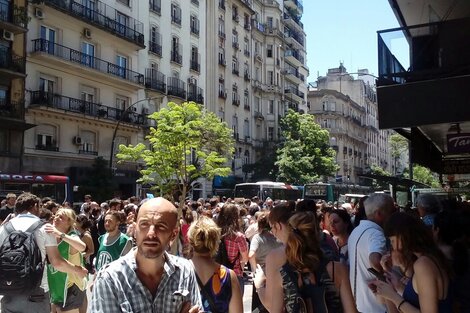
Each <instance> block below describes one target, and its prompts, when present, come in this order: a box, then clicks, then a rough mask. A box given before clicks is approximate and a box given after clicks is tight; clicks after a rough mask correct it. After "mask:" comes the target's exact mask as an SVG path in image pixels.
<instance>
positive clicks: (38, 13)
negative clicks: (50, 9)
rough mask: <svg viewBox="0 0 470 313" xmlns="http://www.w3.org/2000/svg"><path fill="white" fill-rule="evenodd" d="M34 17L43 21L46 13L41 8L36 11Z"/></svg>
mask: <svg viewBox="0 0 470 313" xmlns="http://www.w3.org/2000/svg"><path fill="white" fill-rule="evenodd" d="M34 16H36V17H37V18H38V19H40V20H42V19H43V18H44V12H43V11H42V10H41V9H40V8H35V9H34Z"/></svg>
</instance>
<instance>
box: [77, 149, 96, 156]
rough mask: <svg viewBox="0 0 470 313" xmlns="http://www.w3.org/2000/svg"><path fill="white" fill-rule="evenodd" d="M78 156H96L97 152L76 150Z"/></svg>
mask: <svg viewBox="0 0 470 313" xmlns="http://www.w3.org/2000/svg"><path fill="white" fill-rule="evenodd" d="M78 153H79V154H88V155H98V151H90V150H81V149H80V150H78Z"/></svg>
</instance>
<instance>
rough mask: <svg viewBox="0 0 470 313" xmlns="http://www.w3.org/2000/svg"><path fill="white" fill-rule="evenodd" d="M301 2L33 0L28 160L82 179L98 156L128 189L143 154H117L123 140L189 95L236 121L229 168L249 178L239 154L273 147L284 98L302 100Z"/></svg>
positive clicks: (136, 138) (40, 169)
mask: <svg viewBox="0 0 470 313" xmlns="http://www.w3.org/2000/svg"><path fill="white" fill-rule="evenodd" d="M302 11H303V7H302V3H301V2H300V1H299V0H288V1H281V0H276V1H275V0H217V1H198V0H172V1H161V0H148V1H147V0H140V1H138V0H65V1H63V0H44V1H37V2H36V1H33V3H31V4H30V5H29V8H28V14H29V16H30V17H31V21H30V23H29V25H28V32H27V44H26V52H27V65H26V70H27V73H28V75H27V78H26V90H27V91H26V104H25V107H26V113H25V121H26V122H27V123H29V124H32V125H36V127H33V128H31V129H29V130H27V131H26V132H25V140H24V158H23V159H24V167H23V170H24V171H25V172H29V173H50V174H63V175H69V176H70V177H71V179H72V182H73V183H74V184H77V185H79V184H80V181H82V180H83V179H84V178H86V176H87V173H89V172H90V170H91V165H92V164H93V162H94V159H95V158H96V157H97V156H100V157H103V159H105V160H109V161H110V162H109V163H110V166H111V167H112V168H113V169H114V172H115V178H116V181H117V182H118V183H119V184H120V186H119V187H120V189H122V190H123V195H130V194H134V193H136V192H138V190H136V185H135V179H136V178H137V177H138V172H137V171H138V169H139V165H138V164H118V163H117V162H116V159H115V154H116V152H117V151H118V146H119V144H137V143H139V142H144V141H145V135H146V132H147V129H148V126H149V125H150V124H151V123H150V122H149V121H148V120H147V118H146V116H147V115H148V114H150V113H152V112H154V111H156V110H159V109H160V108H161V107H162V106H165V105H166V103H168V102H169V101H173V102H183V101H195V102H198V103H203V104H204V105H205V107H206V108H207V109H209V110H210V111H212V112H214V113H215V114H217V115H218V116H219V117H220V118H221V119H222V120H224V121H226V122H227V123H228V125H229V126H230V127H231V128H232V129H233V134H234V139H235V140H236V152H235V155H234V159H233V162H232V164H231V165H232V169H233V176H234V177H236V179H237V180H247V179H249V178H250V176H249V174H250V173H246V172H243V165H244V164H251V163H254V162H255V161H256V160H257V159H258V158H259V156H260V154H261V153H264V152H263V149H273V144H272V143H273V142H275V141H276V140H278V139H279V119H280V118H281V117H282V116H283V115H284V114H285V112H286V110H287V108H292V109H295V110H297V111H304V112H305V111H306V110H307V105H306V103H307V102H306V94H307V85H306V80H305V79H306V77H307V76H308V68H307V67H306V48H305V47H306V45H305V40H306V35H305V33H304V31H303V25H302V23H301V22H300V19H301V16H302ZM113 138H114V144H113ZM112 147H113V148H112ZM111 150H113V151H111ZM195 189H196V192H195V193H194V197H196V196H203V197H205V196H207V195H210V194H212V193H213V190H212V182H207V181H202V180H201V181H199V182H197V183H196V185H195Z"/></svg>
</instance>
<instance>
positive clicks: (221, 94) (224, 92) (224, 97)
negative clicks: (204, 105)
mask: <svg viewBox="0 0 470 313" xmlns="http://www.w3.org/2000/svg"><path fill="white" fill-rule="evenodd" d="M219 98H222V99H227V92H226V91H225V90H219Z"/></svg>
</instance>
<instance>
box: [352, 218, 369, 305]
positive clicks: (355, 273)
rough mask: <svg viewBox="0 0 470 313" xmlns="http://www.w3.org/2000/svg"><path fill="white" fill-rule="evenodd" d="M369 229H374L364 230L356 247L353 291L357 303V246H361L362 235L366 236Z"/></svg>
mask: <svg viewBox="0 0 470 313" xmlns="http://www.w3.org/2000/svg"><path fill="white" fill-rule="evenodd" d="M369 229H372V227H369V228H366V229H364V231H363V232H362V233H361V235H360V236H359V238H357V241H356V247H355V248H354V290H353V297H354V301H356V289H357V245H358V244H359V241H360V240H361V238H362V235H364V233H365V232H366V231H368V230H369Z"/></svg>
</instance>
